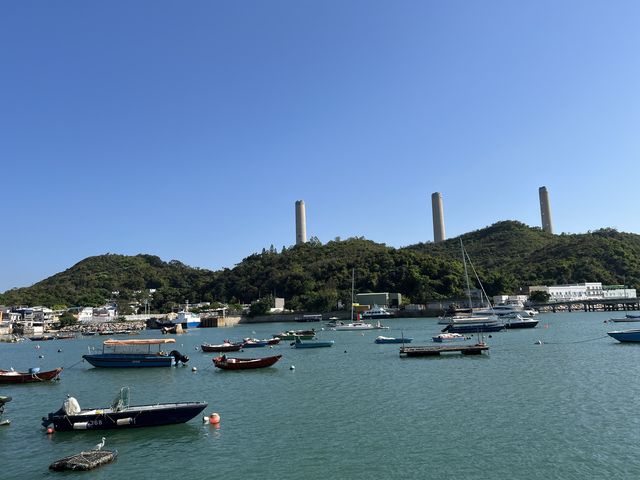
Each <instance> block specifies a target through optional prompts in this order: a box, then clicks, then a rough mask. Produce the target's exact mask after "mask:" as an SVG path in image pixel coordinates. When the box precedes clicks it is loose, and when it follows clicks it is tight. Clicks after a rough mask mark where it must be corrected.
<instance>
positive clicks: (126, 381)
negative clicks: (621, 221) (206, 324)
mask: <svg viewBox="0 0 640 480" xmlns="http://www.w3.org/2000/svg"><path fill="white" fill-rule="evenodd" d="M609 317H610V314H606V313H559V314H545V315H540V316H539V317H538V318H539V320H540V325H539V326H538V327H537V328H536V329H533V330H522V331H506V332H499V333H495V334H492V338H486V341H487V343H488V344H489V345H490V347H491V351H490V354H489V355H483V356H471V357H462V356H448V357H440V358H409V359H401V358H399V356H398V348H399V346H398V345H377V344H374V343H373V340H374V338H375V337H376V336H377V335H379V334H381V333H382V334H383V335H388V336H399V335H400V334H401V332H403V333H404V335H405V336H408V337H413V338H414V342H413V344H414V345H420V344H432V342H431V336H432V335H435V334H437V333H438V332H439V330H440V328H441V326H440V325H437V323H436V320H435V319H401V320H392V321H389V322H387V323H388V324H389V325H390V326H391V330H390V331H386V332H380V331H367V332H334V331H324V332H322V333H321V338H323V339H327V340H329V339H330V340H335V345H334V347H332V348H321V349H308V350H307V349H305V350H296V349H292V348H291V347H290V346H289V342H283V343H282V344H281V345H279V346H276V347H274V348H273V349H266V348H258V349H247V350H245V352H244V353H242V354H241V355H244V356H266V355H270V354H275V353H281V354H283V355H284V357H283V358H282V360H280V362H279V363H277V364H276V365H275V366H274V367H271V368H269V369H264V370H255V371H245V372H224V371H220V370H217V369H215V368H213V366H212V362H211V358H212V357H213V356H214V354H205V353H202V352H200V351H196V350H195V347H196V346H198V345H200V344H201V343H203V342H210V343H218V342H220V341H222V340H223V339H224V338H231V339H241V338H243V337H247V336H254V337H258V338H265V337H270V336H271V334H273V333H277V332H279V331H282V330H284V329H288V328H306V327H308V326H316V328H318V324H291V323H289V324H283V323H279V324H278V323H274V324H256V325H240V326H236V327H232V328H224V329H201V330H198V329H195V330H192V331H190V332H189V333H187V334H185V335H181V336H175V337H174V338H176V340H177V343H176V348H177V350H180V351H181V352H182V353H185V354H187V355H189V356H190V357H191V362H190V363H189V367H186V368H157V369H141V370H138V369H130V370H129V369H114V370H110V369H97V368H92V367H91V366H90V365H88V364H87V363H79V364H76V363H77V362H78V360H80V358H81V355H82V354H84V353H86V352H87V351H88V347H89V346H96V347H98V348H99V345H100V344H101V342H102V341H103V340H104V339H105V337H100V338H96V337H83V338H79V339H77V340H63V341H50V342H40V343H36V342H29V341H27V342H23V343H20V344H0V368H9V367H11V366H13V367H14V368H16V369H17V370H26V369H28V368H29V367H32V366H40V367H41V368H42V369H43V370H45V369H46V370H49V369H52V368H54V367H56V366H64V367H71V366H72V365H74V364H76V365H75V366H72V367H71V368H66V369H65V371H64V372H63V373H62V379H61V381H59V382H56V383H51V384H38V385H17V386H0V395H10V396H12V397H13V402H11V403H9V404H8V405H7V408H6V411H5V415H4V418H9V419H11V420H12V424H11V425H10V426H8V427H0V478H2V479H14V478H16V479H17V478H25V479H26V478H29V479H31V478H42V477H50V476H58V477H66V476H68V475H72V476H82V477H84V478H91V479H110V480H112V479H120V478H122V479H124V478H179V479H187V478H214V477H215V478H225V479H246V478H264V479H299V478H304V479H305V480H313V479H327V478H349V479H378V478H380V479H382V478H386V479H391V478H405V477H407V476H408V475H411V476H414V477H418V478H437V479H454V478H455V479H460V478H464V479H476V478H477V479H494V478H495V479H507V478H517V479H549V478H554V479H602V478H608V479H618V478H619V479H628V478H636V477H637V476H638V474H640V441H639V440H640V415H638V403H639V395H638V393H639V391H640V373H639V371H638V368H637V365H638V360H639V359H640V344H638V345H633V344H632V345H623V344H620V343H618V342H616V341H615V340H613V339H612V338H609V337H605V334H606V331H607V330H612V329H617V328H632V327H633V326H634V325H638V324H618V325H617V326H616V325H613V324H604V323H603V321H604V320H606V319H608V318H609ZM620 325H622V327H620ZM363 333H364V334H363ZM160 336H161V335H159V332H158V331H147V332H144V333H143V335H142V337H149V338H150V337H160ZM136 338H137V337H136ZM537 340H542V341H543V342H544V343H543V345H536V344H535V342H536V341H537ZM36 345H40V347H41V348H40V349H36V348H35V347H36ZM59 348H62V352H60V353H59V352H58V351H57V350H58V349H59ZM39 355H44V358H43V359H39V358H38V356H39ZM291 365H294V366H295V369H294V370H290V368H289V367H290V366H291ZM192 366H195V367H197V372H192V371H191V367H192ZM121 386H129V387H130V388H131V403H132V404H143V403H155V402H161V403H162V402H173V401H195V400H201V401H207V402H209V407H208V408H207V409H206V411H205V413H207V414H209V413H211V412H217V413H219V414H220V416H221V419H222V420H221V423H220V425H219V428H215V427H213V426H211V425H209V424H203V423H202V420H201V418H200V417H197V418H195V419H193V420H191V421H190V422H188V423H186V424H182V425H174V426H166V427H155V428H144V429H131V430H122V431H109V430H107V431H96V432H91V431H80V432H58V433H55V434H53V435H46V434H45V432H44V429H43V428H42V426H41V425H40V418H41V417H42V416H45V415H46V414H47V413H48V412H50V411H54V410H56V409H57V408H59V407H60V405H61V404H62V401H63V400H64V398H65V396H66V394H71V395H73V396H75V397H76V398H77V399H78V401H79V402H80V405H81V406H87V407H89V406H91V407H101V406H106V405H109V404H110V403H111V400H112V399H113V397H114V396H115V395H116V393H117V392H118V390H119V388H120V387H121ZM103 435H104V436H105V437H106V439H107V440H106V446H105V449H117V450H118V452H119V456H118V459H117V460H116V461H115V462H113V463H111V464H108V465H105V466H102V467H99V468H98V469H96V470H93V471H91V472H89V473H56V472H50V471H49V470H48V465H49V464H50V463H52V462H53V461H54V460H56V459H59V458H62V457H64V456H67V455H70V454H73V453H77V452H79V451H81V450H83V449H89V448H91V447H92V446H93V445H95V444H96V443H98V442H99V441H100V438H101V437H102V436H103Z"/></svg>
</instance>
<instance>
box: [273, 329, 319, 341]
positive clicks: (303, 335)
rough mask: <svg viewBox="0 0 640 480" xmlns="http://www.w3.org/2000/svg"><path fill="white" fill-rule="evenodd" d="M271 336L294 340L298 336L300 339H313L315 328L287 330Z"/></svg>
mask: <svg viewBox="0 0 640 480" xmlns="http://www.w3.org/2000/svg"><path fill="white" fill-rule="evenodd" d="M272 336H273V338H279V339H280V340H295V339H296V338H300V339H301V340H313V339H314V338H315V336H316V331H315V329H311V330H287V331H286V332H281V333H276V334H274V335H272Z"/></svg>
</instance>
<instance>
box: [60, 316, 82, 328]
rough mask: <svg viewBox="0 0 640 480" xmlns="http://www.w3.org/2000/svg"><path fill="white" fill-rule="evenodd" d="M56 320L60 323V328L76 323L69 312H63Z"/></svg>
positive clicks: (76, 320)
mask: <svg viewBox="0 0 640 480" xmlns="http://www.w3.org/2000/svg"><path fill="white" fill-rule="evenodd" d="M58 320H59V322H60V328H62V327H67V326H70V325H75V324H76V323H78V319H77V318H76V317H75V316H74V315H73V314H71V313H69V312H64V313H63V314H62V315H60V317H58Z"/></svg>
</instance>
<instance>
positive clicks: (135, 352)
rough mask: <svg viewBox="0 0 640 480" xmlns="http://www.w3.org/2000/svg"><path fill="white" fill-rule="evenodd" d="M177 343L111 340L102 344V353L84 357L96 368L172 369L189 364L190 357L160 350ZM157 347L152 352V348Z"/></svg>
mask: <svg viewBox="0 0 640 480" xmlns="http://www.w3.org/2000/svg"><path fill="white" fill-rule="evenodd" d="M169 343H176V341H175V339H173V338H161V339H156V338H149V339H144V340H143V339H140V340H113V339H109V340H106V341H105V342H103V344H102V353H97V354H92V355H83V356H82V358H84V359H85V360H86V361H87V362H89V363H90V364H91V365H93V366H94V367H107V368H131V367H134V368H139V367H171V366H173V365H177V364H178V363H180V362H182V363H187V362H188V361H189V357H187V356H186V355H182V354H181V353H180V352H178V351H177V350H172V351H171V352H169V353H166V352H164V351H161V350H160V346H161V345H166V344H169ZM154 346H155V347H157V350H156V351H152V347H154Z"/></svg>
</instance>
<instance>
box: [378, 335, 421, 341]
mask: <svg viewBox="0 0 640 480" xmlns="http://www.w3.org/2000/svg"><path fill="white" fill-rule="evenodd" d="M412 341H413V338H408V337H400V338H397V337H384V336H382V335H380V336H378V337H376V339H375V340H374V342H375V343H411V342H412Z"/></svg>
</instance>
